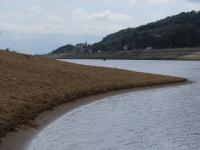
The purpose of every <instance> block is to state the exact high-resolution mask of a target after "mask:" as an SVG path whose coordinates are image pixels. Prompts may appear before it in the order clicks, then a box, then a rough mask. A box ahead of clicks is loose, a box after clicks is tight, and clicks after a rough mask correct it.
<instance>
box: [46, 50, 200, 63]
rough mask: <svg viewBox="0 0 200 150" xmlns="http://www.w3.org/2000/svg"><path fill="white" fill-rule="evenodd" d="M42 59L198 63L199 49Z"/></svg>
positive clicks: (53, 55) (72, 54)
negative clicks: (182, 61)
mask: <svg viewBox="0 0 200 150" xmlns="http://www.w3.org/2000/svg"><path fill="white" fill-rule="evenodd" d="M44 57H48V58H54V59H104V60H105V59H116V60H187V61H199V60H200V48H199V47H193V48H166V49H147V50H145V49H141V50H129V51H128V50H126V51H125V50H121V51H99V52H88V51H85V52H84V51H83V52H80V51H75V50H74V51H66V52H65V53H51V54H47V55H44Z"/></svg>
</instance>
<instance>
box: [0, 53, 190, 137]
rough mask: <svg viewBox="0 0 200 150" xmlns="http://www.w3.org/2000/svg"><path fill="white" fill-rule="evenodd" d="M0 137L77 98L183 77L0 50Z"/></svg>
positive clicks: (173, 81) (182, 79) (170, 81)
mask: <svg viewBox="0 0 200 150" xmlns="http://www.w3.org/2000/svg"><path fill="white" fill-rule="evenodd" d="M0 69H1V72H0V83H1V85H0V137H3V136H5V135H6V134H7V133H8V132H10V131H14V130H16V128H17V127H21V125H28V126H31V127H36V126H37V125H35V124H34V123H32V122H31V120H33V119H35V118H36V117H37V116H38V115H39V114H41V113H42V112H44V111H47V110H51V109H53V108H55V107H56V106H59V105H61V104H64V103H70V102H71V101H74V100H76V99H79V98H83V97H87V96H91V95H96V94H100V93H106V92H109V91H116V90H120V89H130V88H136V87H147V86H153V85H162V84H172V83H180V82H184V81H186V79H184V78H179V77H170V76H163V75H155V74H147V73H139V72H133V71H127V70H118V69H111V68H105V67H91V66H83V65H78V64H72V63H65V62H60V61H57V60H51V59H46V58H40V57H34V56H29V55H24V54H17V53H14V52H5V51H0Z"/></svg>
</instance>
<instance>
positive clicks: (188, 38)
mask: <svg viewBox="0 0 200 150" xmlns="http://www.w3.org/2000/svg"><path fill="white" fill-rule="evenodd" d="M197 46H200V12H195V11H192V12H188V13H185V12H183V13H180V14H178V15H175V16H171V17H167V18H165V19H162V20H159V21H156V22H153V23H149V24H147V25H143V26H140V27H137V28H128V29H125V30H121V31H119V32H117V33H114V34H111V35H108V36H106V37H105V38H104V39H103V40H102V41H101V42H99V43H95V44H94V45H93V49H94V50H98V49H100V50H103V51H116V50H133V49H146V48H154V49H161V48H182V47H197Z"/></svg>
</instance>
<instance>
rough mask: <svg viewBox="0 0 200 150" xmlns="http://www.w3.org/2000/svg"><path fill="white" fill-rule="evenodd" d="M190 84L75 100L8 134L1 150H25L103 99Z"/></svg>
mask: <svg viewBox="0 0 200 150" xmlns="http://www.w3.org/2000/svg"><path fill="white" fill-rule="evenodd" d="M190 83H191V82H185V83H175V84H170V85H157V86H152V87H141V88H134V89H126V90H120V91H114V92H108V93H105V94H99V95H96V96H90V97H86V98H81V99H77V100H75V101H73V102H69V103H66V104H63V105H60V106H58V107H56V108H54V109H53V110H49V111H46V112H43V113H42V114H40V115H39V116H38V117H37V118H36V119H35V120H33V121H32V123H33V124H35V125H37V126H36V127H28V126H20V127H19V128H18V129H17V130H16V131H15V132H10V133H9V134H8V135H7V136H6V137H4V138H3V139H2V142H1V143H0V149H1V150H27V148H28V146H29V144H30V143H31V140H32V139H33V138H34V137H35V136H36V135H37V134H39V132H40V131H41V130H42V129H44V128H45V127H47V126H48V125H49V124H51V123H53V122H54V121H56V120H57V119H59V118H60V117H62V116H63V115H65V114H66V113H68V112H70V111H72V110H74V109H76V108H78V107H81V106H83V105H87V104H89V103H92V102H95V101H98V100H102V99H103V98H105V97H110V96H116V95H120V94H125V93H129V92H137V91H140V90H149V89H156V88H170V87H171V86H183V85H185V84H190Z"/></svg>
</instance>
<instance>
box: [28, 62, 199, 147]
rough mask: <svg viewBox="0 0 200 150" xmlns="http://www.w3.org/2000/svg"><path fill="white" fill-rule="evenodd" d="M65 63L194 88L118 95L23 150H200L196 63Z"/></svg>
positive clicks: (53, 127) (69, 117) (71, 116)
mask: <svg viewBox="0 0 200 150" xmlns="http://www.w3.org/2000/svg"><path fill="white" fill-rule="evenodd" d="M70 61H71V62H76V63H81V64H88V65H96V66H98V65H99V66H106V67H117V68H123V69H129V70H136V71H142V72H151V73H160V74H167V75H177V76H181V77H186V78H188V79H189V80H192V81H193V83H192V84H185V85H181V86H172V87H166V88H154V89H148V90H139V91H133V92H130V93H123V94H120V95H115V96H111V97H107V98H103V99H101V100H100V101H96V102H94V103H91V104H88V105H85V106H82V107H80V108H77V109H75V110H73V111H71V112H70V113H67V114H65V115H64V116H62V117H61V118H59V119H58V120H57V121H55V122H53V123H52V124H50V125H49V126H48V127H46V128H45V129H44V130H43V131H41V132H40V133H39V134H38V135H37V136H36V137H35V138H34V139H33V141H32V142H31V143H30V145H29V147H28V149H27V150H199V149H200V62H186V61H121V60H118V61H115V60H112V61H102V60H70Z"/></svg>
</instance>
